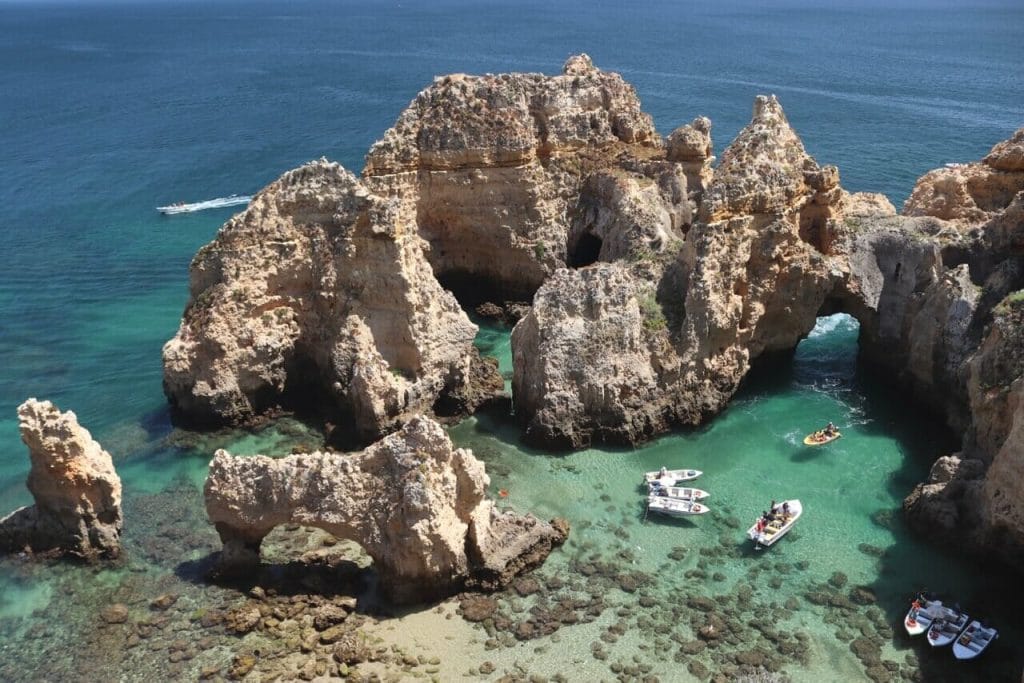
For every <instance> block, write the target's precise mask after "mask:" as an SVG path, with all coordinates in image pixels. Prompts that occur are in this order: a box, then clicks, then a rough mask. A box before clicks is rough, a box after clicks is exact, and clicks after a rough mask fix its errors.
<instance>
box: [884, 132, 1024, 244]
mask: <svg viewBox="0 0 1024 683" xmlns="http://www.w3.org/2000/svg"><path fill="white" fill-rule="evenodd" d="M1022 190H1024V128H1021V129H1020V130H1018V131H1017V132H1016V133H1014V135H1013V137H1011V138H1010V139H1008V140H1004V141H1003V142H1000V143H999V144H997V145H996V146H995V147H993V148H992V151H991V152H989V153H988V155H987V156H986V157H985V159H984V160H983V161H981V162H974V163H969V164H947V166H946V167H945V168H940V169H936V170H934V171H931V172H929V173H927V174H925V175H924V176H922V177H921V179H920V180H918V181H917V184H916V185H915V186H914V191H913V192H912V193H911V195H910V198H909V199H907V202H906V204H904V206H903V213H904V214H906V215H908V216H935V217H936V218H942V219H944V220H949V221H957V222H961V223H974V224H978V223H981V222H984V221H986V220H989V219H991V218H993V217H994V216H995V215H996V214H997V213H998V212H1000V211H1002V210H1003V209H1005V208H1006V207H1007V206H1008V205H1009V204H1010V202H1011V201H1012V200H1013V198H1014V196H1015V195H1016V194H1017V193H1018V192H1020V191H1022Z"/></svg>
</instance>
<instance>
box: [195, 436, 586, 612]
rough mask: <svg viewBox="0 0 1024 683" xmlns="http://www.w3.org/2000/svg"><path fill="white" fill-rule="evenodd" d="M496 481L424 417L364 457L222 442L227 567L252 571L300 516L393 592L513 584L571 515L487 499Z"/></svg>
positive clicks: (214, 465) (436, 592)
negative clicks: (256, 452)
mask: <svg viewBox="0 0 1024 683" xmlns="http://www.w3.org/2000/svg"><path fill="white" fill-rule="evenodd" d="M489 483H490V480H489V478H488V476H487V473H486V472H485V470H484V466H483V463H481V462H480V461H479V460H477V459H476V458H475V457H473V454H472V453H471V452H470V451H468V450H465V449H461V448H460V449H455V448H453V447H452V444H451V441H449V439H448V436H447V435H446V434H445V432H444V430H443V429H442V428H441V426H440V425H438V424H437V423H436V422H434V421H432V420H430V419H428V418H425V417H416V418H413V419H412V420H410V421H409V422H408V423H406V424H405V426H404V427H403V428H402V429H401V430H400V431H398V432H396V433H394V434H391V435H390V436H387V437H385V438H384V439H383V440H381V441H379V442H377V443H375V444H373V445H371V446H370V447H368V448H367V449H365V450H364V451H362V452H359V453H352V454H344V455H342V454H337V453H311V454H308V455H291V456H288V457H285V458H280V459H272V458H268V457H265V456H255V457H235V456H232V455H230V454H229V453H227V452H226V451H223V450H220V451H218V452H217V454H216V455H215V457H214V459H213V461H212V462H211V463H210V473H209V476H208V478H207V480H206V487H205V497H206V510H207V514H208V515H209V518H210V521H211V522H212V523H213V524H214V525H215V526H216V528H217V531H218V533H219V534H220V537H221V539H222V540H223V542H224V549H223V552H222V554H221V559H220V569H221V571H222V572H225V573H229V574H230V573H239V572H246V571H249V570H251V569H252V568H253V566H254V565H255V564H258V562H259V548H260V543H261V541H262V540H263V538H264V537H265V536H266V535H267V534H268V533H269V532H270V531H271V530H272V529H273V528H274V527H276V526H278V525H281V524H303V525H307V526H314V527H319V528H321V529H324V530H326V531H328V532H330V533H331V534H333V535H335V536H337V537H338V538H343V539H348V540H353V541H355V542H357V543H359V544H360V545H361V546H362V547H363V548H364V549H365V551H366V552H367V554H368V555H369V556H370V557H371V558H372V559H373V562H374V567H375V569H376V570H377V571H378V572H379V574H380V585H381V587H382V589H383V590H384V591H385V592H386V593H387V594H388V596H389V597H390V598H391V599H392V600H394V601H396V602H416V601H423V600H429V599H434V598H437V597H442V596H446V595H450V594H452V593H454V592H457V591H459V590H461V589H462V588H463V587H467V586H468V587H480V588H486V589H494V588H498V587H501V586H504V585H506V584H507V583H508V582H509V581H510V580H511V579H512V578H514V577H515V576H516V575H517V574H519V573H520V572H523V571H526V570H528V569H530V568H532V567H534V566H537V565H538V564H540V563H541V562H543V560H544V559H545V558H546V557H547V555H548V553H549V552H550V551H551V549H552V548H554V547H556V546H558V545H560V544H561V543H562V542H563V541H564V540H565V538H566V534H567V533H568V526H567V524H566V523H565V522H563V521H556V522H553V523H547V522H543V521H540V520H538V519H536V518H534V517H532V516H523V515H519V514H517V513H514V512H510V511H506V512H499V511H498V510H497V509H496V508H495V506H494V504H493V503H492V502H491V501H490V500H488V499H487V498H486V497H485V495H486V492H487V487H488V485H489Z"/></svg>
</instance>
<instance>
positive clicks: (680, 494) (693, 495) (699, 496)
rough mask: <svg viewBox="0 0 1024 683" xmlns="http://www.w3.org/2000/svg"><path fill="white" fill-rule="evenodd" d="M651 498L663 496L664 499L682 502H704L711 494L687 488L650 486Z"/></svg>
mask: <svg viewBox="0 0 1024 683" xmlns="http://www.w3.org/2000/svg"><path fill="white" fill-rule="evenodd" d="M651 495H652V496H664V497H666V498H680V499H682V500H704V499H705V498H707V497H708V496H710V495H711V494H710V493H708V492H707V491H703V490H701V489H694V488H690V487H688V486H660V485H655V484H651Z"/></svg>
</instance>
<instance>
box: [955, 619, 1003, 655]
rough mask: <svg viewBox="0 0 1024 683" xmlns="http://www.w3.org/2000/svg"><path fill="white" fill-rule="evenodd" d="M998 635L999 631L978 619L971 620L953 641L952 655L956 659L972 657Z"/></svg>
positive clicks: (983, 649)
mask: <svg viewBox="0 0 1024 683" xmlns="http://www.w3.org/2000/svg"><path fill="white" fill-rule="evenodd" d="M998 637H999V631H997V630H995V629H994V628H989V627H987V626H983V625H982V623H981V622H980V621H977V620H975V621H972V622H971V624H970V626H968V627H967V628H965V629H964V632H963V633H961V634H960V637H959V638H957V639H956V642H955V643H953V656H954V657H956V658H957V659H974V658H975V657H977V656H978V655H980V654H981V653H982V652H984V651H985V648H987V647H988V646H989V645H991V644H992V641H993V640H995V639H996V638H998Z"/></svg>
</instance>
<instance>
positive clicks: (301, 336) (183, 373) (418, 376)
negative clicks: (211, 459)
mask: <svg viewBox="0 0 1024 683" xmlns="http://www.w3.org/2000/svg"><path fill="white" fill-rule="evenodd" d="M423 251H424V248H423V244H422V240H421V239H420V238H419V236H418V234H417V230H416V223H415V217H414V216H413V215H411V214H410V207H409V206H407V205H405V204H403V202H402V201H400V200H398V199H392V198H386V197H380V196H377V195H374V194H373V193H371V192H370V191H369V190H368V189H367V188H366V187H365V186H364V185H363V183H362V182H360V181H359V180H358V179H357V178H356V177H355V176H353V175H352V174H351V173H349V172H348V171H346V170H345V169H344V168H342V167H341V166H340V165H338V164H336V163H330V162H327V161H325V160H321V161H317V162H312V163H309V164H307V165H305V166H302V167H301V168H298V169H295V170H293V171H289V172H288V173H285V174H284V175H283V176H282V177H281V178H280V179H278V180H277V181H275V182H274V183H272V184H271V185H269V186H268V187H267V188H266V189H264V190H263V191H262V192H260V193H259V194H258V195H257V196H256V197H255V198H254V199H253V201H252V203H251V204H250V206H249V208H248V209H247V210H246V211H245V212H243V213H241V214H239V215H237V216H235V217H234V218H232V219H231V220H230V221H228V223H227V224H225V225H224V227H223V228H221V230H220V232H219V233H218V235H217V237H216V239H215V240H214V241H213V242H211V243H210V244H208V245H206V246H205V247H203V248H202V249H201V250H200V251H199V253H198V254H196V257H195V259H194V260H193V262H192V267H191V281H190V299H189V303H188V306H187V308H186V310H185V314H184V316H183V319H182V321H181V326H180V328H179V330H178V333H177V334H176V335H175V337H174V338H173V339H172V340H170V341H169V342H167V344H166V345H165V346H164V351H163V361H164V390H165V392H166V393H167V396H168V397H169V399H170V401H171V403H172V405H173V406H174V408H175V409H176V410H177V412H178V414H179V415H182V416H184V417H186V418H188V419H190V420H192V421H194V422H199V423H213V424H217V423H238V422H244V421H246V420H248V419H251V418H253V417H254V416H256V415H258V414H260V413H261V412H263V411H265V410H267V409H269V408H272V407H274V406H278V405H284V406H286V407H296V406H307V407H309V406H311V407H312V408H314V409H315V410H317V411H318V412H320V413H321V414H324V415H325V416H326V418H327V419H329V420H331V421H333V422H337V423H340V426H341V427H342V428H343V429H342V431H343V432H345V433H349V434H353V433H354V435H355V436H356V437H357V440H358V441H362V442H368V441H371V440H373V439H374V438H377V437H379V436H380V435H381V434H383V433H386V432H387V431H388V430H390V429H394V428H395V427H396V426H397V425H398V424H400V423H401V422H402V421H404V420H405V419H408V417H409V416H411V415H415V414H418V413H424V412H430V411H431V410H432V408H433V407H434V406H435V405H436V404H438V403H439V402H440V403H442V404H443V405H444V406H446V407H448V408H449V409H451V410H471V409H472V407H473V406H474V405H475V403H476V402H478V401H479V400H483V399H484V398H486V394H487V390H486V387H490V388H491V389H493V388H494V387H495V386H497V388H498V390H499V391H500V388H501V381H500V377H499V376H498V375H497V368H496V366H494V365H493V364H482V363H481V362H480V359H479V356H478V354H477V352H476V350H475V348H474V347H473V338H474V336H475V334H476V331H477V328H476V326H475V325H473V324H472V323H470V321H469V319H468V318H467V317H466V315H465V313H464V312H463V311H462V310H461V309H460V308H459V305H458V303H457V302H456V301H455V299H454V298H453V297H452V296H451V294H449V293H448V292H446V291H445V290H443V289H442V288H441V287H440V285H439V284H438V282H437V280H436V279H435V278H434V275H433V273H432V271H431V269H430V265H429V264H428V263H427V261H426V259H425V258H424V256H423ZM494 378H497V379H496V382H495V381H489V380H494ZM481 387H484V388H485V390H484V391H480V388H481Z"/></svg>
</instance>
